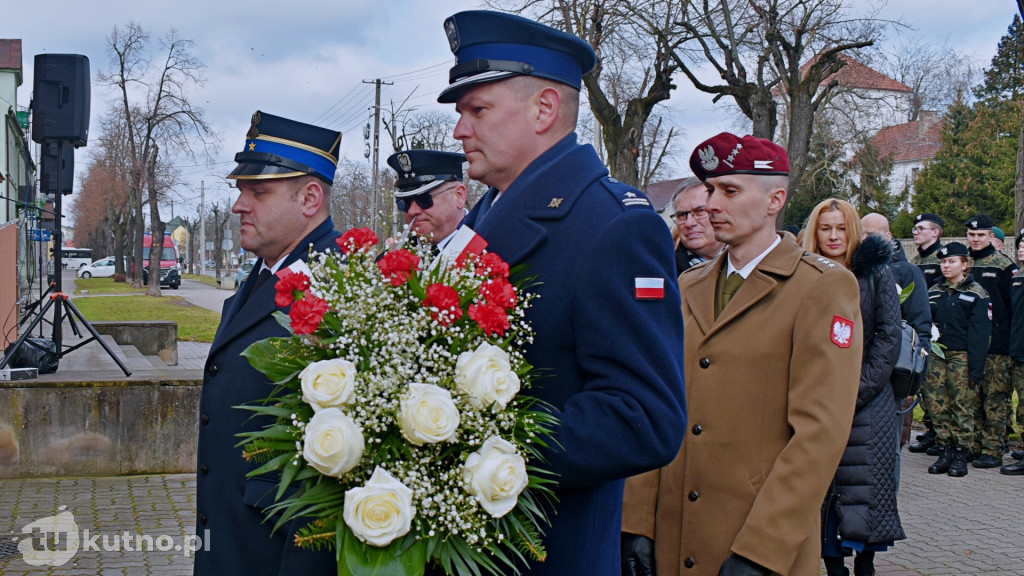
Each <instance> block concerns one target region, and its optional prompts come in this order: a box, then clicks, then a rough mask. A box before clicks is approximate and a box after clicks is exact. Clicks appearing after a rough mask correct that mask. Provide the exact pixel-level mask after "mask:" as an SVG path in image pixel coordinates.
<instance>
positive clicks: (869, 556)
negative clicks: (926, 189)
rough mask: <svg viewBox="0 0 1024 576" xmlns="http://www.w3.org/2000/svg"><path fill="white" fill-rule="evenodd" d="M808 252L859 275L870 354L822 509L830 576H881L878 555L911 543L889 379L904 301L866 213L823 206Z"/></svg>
mask: <svg viewBox="0 0 1024 576" xmlns="http://www.w3.org/2000/svg"><path fill="white" fill-rule="evenodd" d="M804 249H805V250H807V251H808V252H810V253H812V254H819V255H821V256H823V257H826V258H829V259H831V260H834V261H835V262H836V263H837V265H840V266H843V267H845V268H848V269H849V270H851V271H852V272H853V274H854V276H856V277H857V282H858V284H860V307H861V314H862V316H863V318H864V355H863V361H862V364H861V373H860V387H859V389H858V393H857V408H856V412H855V413H854V416H853V428H852V430H851V431H850V439H849V441H848V442H847V445H846V450H845V451H844V452H843V457H842V460H840V462H839V469H838V470H837V471H836V475H835V479H834V480H833V483H832V490H831V491H830V492H829V494H828V495H827V496H826V498H825V503H824V506H823V507H822V514H823V516H822V530H823V532H824V533H823V539H822V549H821V553H822V558H823V559H824V561H825V569H826V570H827V572H828V574H829V576H842V575H846V574H849V570H847V568H846V566H845V565H844V563H843V556H847V555H850V554H852V553H853V552H856V553H857V555H856V557H855V559H854V574H855V575H856V576H871V575H873V574H874V557H875V552H878V551H883V550H886V549H887V548H888V547H889V546H891V545H892V544H893V542H894V541H896V540H902V539H904V538H906V535H905V534H904V533H903V528H902V526H901V524H900V517H899V511H898V510H897V507H896V486H897V483H898V474H899V471H898V464H899V440H900V438H899V437H900V428H901V419H900V418H899V416H898V409H897V406H896V401H895V398H894V397H893V392H892V387H891V386H890V385H889V377H890V375H891V374H892V369H893V366H894V365H895V364H896V357H897V355H898V354H899V347H900V308H899V306H900V302H899V294H898V293H897V291H896V279H895V278H894V277H893V274H892V271H891V270H890V269H889V266H888V263H889V258H890V256H891V253H892V252H891V251H892V248H891V246H890V245H889V243H888V242H886V241H885V240H884V239H882V238H881V237H880V236H876V235H868V236H865V237H862V232H861V223H860V214H858V213H857V209H856V208H854V207H853V205H852V204H850V203H849V202H847V201H845V200H839V199H836V198H830V199H828V200H825V201H823V202H821V203H820V204H818V205H817V206H816V207H815V208H814V210H813V211H812V212H811V215H810V216H809V217H808V219H807V226H806V233H805V234H804Z"/></svg>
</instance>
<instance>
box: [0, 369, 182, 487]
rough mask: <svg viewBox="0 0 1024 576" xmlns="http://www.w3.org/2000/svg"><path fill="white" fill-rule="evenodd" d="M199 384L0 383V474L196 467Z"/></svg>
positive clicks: (100, 473)
mask: <svg viewBox="0 0 1024 576" xmlns="http://www.w3.org/2000/svg"><path fill="white" fill-rule="evenodd" d="M201 385H202V372H201V371H199V370H196V371H195V378H194V379H186V380H174V381H169V380H168V381H154V380H133V379H128V380H124V379H121V380H118V381H107V382H99V381H97V382H60V383H54V382H39V381H22V382H0V478H24V477H35V476H114V475H121V474H151V473H172V472H192V471H195V466H196V439H197V433H198V430H199V425H198V418H199V394H200V390H201Z"/></svg>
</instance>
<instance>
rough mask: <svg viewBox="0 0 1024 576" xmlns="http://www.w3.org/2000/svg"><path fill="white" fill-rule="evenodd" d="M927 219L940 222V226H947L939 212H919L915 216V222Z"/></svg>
mask: <svg viewBox="0 0 1024 576" xmlns="http://www.w3.org/2000/svg"><path fill="white" fill-rule="evenodd" d="M925 220H927V221H928V222H934V223H936V224H938V225H939V228H945V227H946V223H945V222H943V221H942V218H941V217H939V215H938V214H918V215H917V216H916V217H915V218H914V224H917V223H918V222H923V221H925Z"/></svg>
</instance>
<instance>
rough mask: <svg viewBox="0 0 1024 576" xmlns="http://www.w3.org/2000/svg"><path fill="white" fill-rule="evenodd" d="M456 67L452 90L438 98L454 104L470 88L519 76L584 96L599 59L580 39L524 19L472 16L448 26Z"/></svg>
mask: <svg viewBox="0 0 1024 576" xmlns="http://www.w3.org/2000/svg"><path fill="white" fill-rule="evenodd" d="M444 32H445V34H446V35H447V36H448V44H449V45H450V47H451V49H452V53H453V54H455V59H456V64H455V66H454V67H452V69H451V70H449V71H448V83H449V85H448V87H447V88H445V89H444V91H442V92H441V95H440V96H438V97H437V101H438V102H442V103H451V102H455V101H456V100H458V98H459V93H460V91H461V90H462V89H463V88H465V87H466V86H472V85H474V84H480V83H483V82H493V81H495V80H502V79H504V78H508V77H510V76H515V75H527V76H537V77H540V78H547V79H548V80H555V81H556V82H561V83H562V84H567V85H569V86H572V87H573V88H575V89H577V90H580V89H582V87H583V75H584V74H586V73H587V72H590V71H591V70H593V69H594V66H595V65H596V64H597V55H596V54H595V53H594V49H593V48H591V47H590V44H587V42H585V41H584V40H583V39H582V38H580V37H578V36H573V35H572V34H568V33H566V32H562V31H561V30H555V29H554V28H550V27H548V26H545V25H543V24H540V23H537V22H534V21H533V20H528V19H526V18H523V17H521V16H515V15H513V14H505V13H502V12H491V11H487V10H469V11H466V12H459V13H458V14H455V15H454V16H449V17H448V19H447V20H445V21H444Z"/></svg>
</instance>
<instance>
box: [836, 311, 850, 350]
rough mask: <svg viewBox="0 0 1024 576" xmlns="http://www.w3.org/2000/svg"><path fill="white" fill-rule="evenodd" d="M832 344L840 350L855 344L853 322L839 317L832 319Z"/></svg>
mask: <svg viewBox="0 0 1024 576" xmlns="http://www.w3.org/2000/svg"><path fill="white" fill-rule="evenodd" d="M832 343H833V344H835V345H836V346H839V347H840V348H849V347H850V346H851V345H852V344H853V320H848V319H846V318H843V317H842V316H838V315H837V316H833V317H832Z"/></svg>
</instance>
